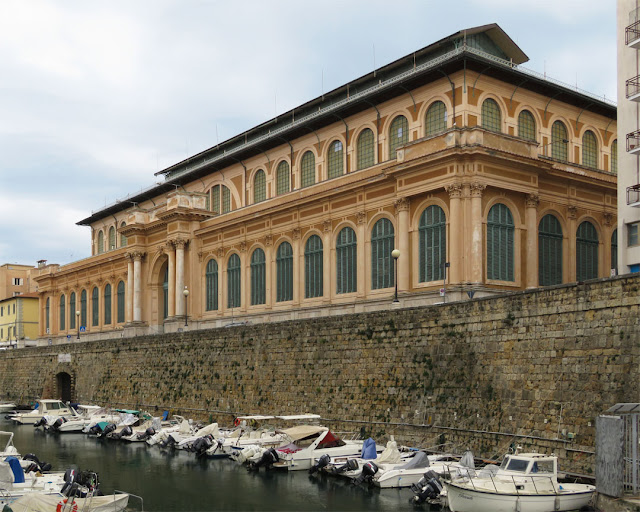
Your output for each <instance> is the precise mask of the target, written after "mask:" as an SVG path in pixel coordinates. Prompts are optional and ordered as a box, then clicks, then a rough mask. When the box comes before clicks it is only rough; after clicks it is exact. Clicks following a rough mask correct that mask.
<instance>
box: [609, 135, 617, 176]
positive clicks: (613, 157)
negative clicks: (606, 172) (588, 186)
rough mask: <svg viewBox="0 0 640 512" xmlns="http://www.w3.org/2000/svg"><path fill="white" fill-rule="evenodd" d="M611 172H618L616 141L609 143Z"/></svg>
mask: <svg viewBox="0 0 640 512" xmlns="http://www.w3.org/2000/svg"><path fill="white" fill-rule="evenodd" d="M611 172H613V173H615V174H618V141H617V140H614V141H613V142H612V143H611Z"/></svg>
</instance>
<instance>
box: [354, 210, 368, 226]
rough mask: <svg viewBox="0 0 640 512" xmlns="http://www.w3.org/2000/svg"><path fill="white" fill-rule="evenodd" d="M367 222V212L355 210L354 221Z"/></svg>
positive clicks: (358, 222)
mask: <svg viewBox="0 0 640 512" xmlns="http://www.w3.org/2000/svg"><path fill="white" fill-rule="evenodd" d="M365 222H367V214H366V213H365V212H357V213H356V223H357V224H364V223H365Z"/></svg>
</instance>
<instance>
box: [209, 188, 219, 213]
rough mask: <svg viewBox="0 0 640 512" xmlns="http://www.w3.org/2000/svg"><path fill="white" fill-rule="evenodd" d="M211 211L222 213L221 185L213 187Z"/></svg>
mask: <svg viewBox="0 0 640 512" xmlns="http://www.w3.org/2000/svg"><path fill="white" fill-rule="evenodd" d="M211 211H212V212H213V213H217V214H219V213H220V185H215V186H213V187H212V188H211Z"/></svg>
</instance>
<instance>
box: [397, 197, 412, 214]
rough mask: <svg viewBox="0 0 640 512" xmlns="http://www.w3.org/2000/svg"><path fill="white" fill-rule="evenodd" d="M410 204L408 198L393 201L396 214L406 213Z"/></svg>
mask: <svg viewBox="0 0 640 512" xmlns="http://www.w3.org/2000/svg"><path fill="white" fill-rule="evenodd" d="M410 204H411V202H410V201H409V198H408V197H400V198H399V199H397V200H396V201H394V203H393V206H395V208H396V214H397V213H398V212H408V211H409V206H410Z"/></svg>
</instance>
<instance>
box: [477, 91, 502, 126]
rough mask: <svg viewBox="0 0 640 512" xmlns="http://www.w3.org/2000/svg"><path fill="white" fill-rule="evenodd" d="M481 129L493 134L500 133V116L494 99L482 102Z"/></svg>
mask: <svg viewBox="0 0 640 512" xmlns="http://www.w3.org/2000/svg"><path fill="white" fill-rule="evenodd" d="M482 127H483V128H484V129H485V130H491V131H493V132H500V131H502V115H501V113H500V107H499V106H498V104H497V103H496V101H495V100H494V99H491V98H487V99H486V100H484V101H483V102H482Z"/></svg>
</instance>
